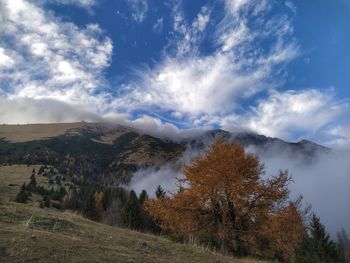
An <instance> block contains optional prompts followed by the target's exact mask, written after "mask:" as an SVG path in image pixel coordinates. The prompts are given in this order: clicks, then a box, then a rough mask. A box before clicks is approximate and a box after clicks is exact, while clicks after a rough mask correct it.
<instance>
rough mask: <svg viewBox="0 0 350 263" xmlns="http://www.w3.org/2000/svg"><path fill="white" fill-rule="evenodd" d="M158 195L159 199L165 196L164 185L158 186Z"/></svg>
mask: <svg viewBox="0 0 350 263" xmlns="http://www.w3.org/2000/svg"><path fill="white" fill-rule="evenodd" d="M156 197H157V198H158V199H160V198H163V197H165V191H164V189H163V187H162V186H161V185H158V186H157V189H156Z"/></svg>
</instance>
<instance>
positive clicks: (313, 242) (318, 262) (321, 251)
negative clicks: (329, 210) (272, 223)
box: [291, 214, 344, 263]
mask: <svg viewBox="0 0 350 263" xmlns="http://www.w3.org/2000/svg"><path fill="white" fill-rule="evenodd" d="M291 261H292V262H293V263H342V262H344V259H343V257H342V255H341V252H340V251H339V249H338V248H337V246H336V244H335V243H334V242H333V241H332V240H331V238H330V236H329V235H328V234H327V233H326V230H325V227H324V225H322V224H321V222H320V219H319V218H318V217H317V216H316V215H315V214H313V215H312V218H311V223H310V227H309V235H307V236H306V237H305V239H304V240H303V242H302V243H301V245H300V247H299V248H298V249H297V250H296V252H295V254H294V255H293V257H292V260H291Z"/></svg>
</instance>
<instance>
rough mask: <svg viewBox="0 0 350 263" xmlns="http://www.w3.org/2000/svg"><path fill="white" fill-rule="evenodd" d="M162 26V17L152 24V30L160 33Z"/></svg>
mask: <svg viewBox="0 0 350 263" xmlns="http://www.w3.org/2000/svg"><path fill="white" fill-rule="evenodd" d="M163 27H164V18H163V17H161V18H158V19H157V21H156V22H155V23H154V24H153V28H152V29H153V31H154V32H157V33H161V32H162V31H163Z"/></svg>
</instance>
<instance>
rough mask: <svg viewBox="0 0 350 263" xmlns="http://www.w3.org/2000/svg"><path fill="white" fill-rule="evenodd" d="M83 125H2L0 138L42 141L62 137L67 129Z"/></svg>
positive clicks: (17, 140) (80, 123) (0, 126)
mask: <svg viewBox="0 0 350 263" xmlns="http://www.w3.org/2000/svg"><path fill="white" fill-rule="evenodd" d="M83 124H84V123H83V122H77V123H53V124H51V123H50V124H23V125H20V124H18V125H7V124H2V125H0V138H6V139H7V140H9V141H12V142H25V141H32V140H42V139H45V138H49V137H54V136H59V135H63V134H65V132H66V131H67V130H68V129H74V128H79V127H81V126H82V125H83Z"/></svg>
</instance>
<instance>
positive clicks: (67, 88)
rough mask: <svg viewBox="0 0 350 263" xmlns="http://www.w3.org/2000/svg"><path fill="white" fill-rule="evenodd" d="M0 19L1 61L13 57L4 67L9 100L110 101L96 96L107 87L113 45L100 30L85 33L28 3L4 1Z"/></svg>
mask: <svg viewBox="0 0 350 263" xmlns="http://www.w3.org/2000/svg"><path fill="white" fill-rule="evenodd" d="M86 3H88V2H86ZM0 13H1V14H0V23H1V25H2V26H1V28H0V36H1V38H0V46H1V47H2V48H1V50H0V55H2V56H7V57H8V59H7V63H6V67H5V68H4V67H0V76H1V77H2V82H1V87H0V88H1V89H2V91H5V92H4V93H3V94H1V95H2V97H3V98H8V99H16V98H34V99H47V98H50V99H55V100H58V101H63V102H66V103H72V104H74V103H75V104H82V103H85V104H86V105H97V107H98V105H101V104H102V103H101V102H102V101H103V100H104V98H103V96H107V95H106V94H103V92H101V91H99V93H100V95H99V96H96V94H95V93H96V91H97V88H100V87H103V86H104V78H103V73H102V72H103V70H104V69H105V68H106V67H107V66H108V65H109V63H110V57H111V54H112V42H111V40H110V39H109V38H108V37H105V36H104V35H103V32H102V30H101V29H100V27H99V26H98V25H96V24H89V25H87V26H86V27H85V28H79V27H77V26H76V25H74V24H73V23H69V22H63V21H61V20H60V19H59V18H57V17H55V16H54V15H53V14H51V13H49V12H45V11H44V9H43V8H42V7H41V6H38V5H35V4H34V3H31V2H27V1H24V0H11V1H2V2H1V4H0ZM5 52H6V53H5ZM11 54H12V56H11ZM11 57H14V58H15V59H12V60H13V61H14V62H13V63H11Z"/></svg>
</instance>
